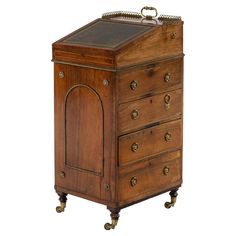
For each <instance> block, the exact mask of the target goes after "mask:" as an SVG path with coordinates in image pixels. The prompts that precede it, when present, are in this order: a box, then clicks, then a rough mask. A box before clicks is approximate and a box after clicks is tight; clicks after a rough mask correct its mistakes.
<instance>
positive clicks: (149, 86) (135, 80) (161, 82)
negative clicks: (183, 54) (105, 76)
mask: <svg viewBox="0 0 236 236" xmlns="http://www.w3.org/2000/svg"><path fill="white" fill-rule="evenodd" d="M182 64H183V59H182V58H181V59H176V60H171V61H165V62H162V63H159V64H156V65H149V66H146V67H145V68H141V69H136V70H132V71H129V72H125V73H122V74H121V75H120V77H119V102H120V103H121V102H125V101H128V100H132V99H137V98H139V97H142V96H144V95H146V94H151V93H158V92H161V91H164V90H168V89H171V90H174V89H176V88H180V87H181V86H182V66H183V65H182Z"/></svg>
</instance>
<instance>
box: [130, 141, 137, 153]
mask: <svg viewBox="0 0 236 236" xmlns="http://www.w3.org/2000/svg"><path fill="white" fill-rule="evenodd" d="M138 149H139V145H138V143H133V144H132V145H131V150H132V152H137V151H138Z"/></svg>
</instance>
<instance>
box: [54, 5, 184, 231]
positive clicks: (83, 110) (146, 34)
mask: <svg viewBox="0 0 236 236" xmlns="http://www.w3.org/2000/svg"><path fill="white" fill-rule="evenodd" d="M145 10H154V11H156V10H155V8H152V7H145V8H144V9H143V11H145ZM156 15H157V14H156ZM156 15H155V16H150V15H148V16H143V14H139V13H132V12H111V13H106V14H104V15H103V17H102V18H100V19H97V20H95V21H93V22H91V23H89V24H88V25H86V26H84V27H82V28H80V29H79V30H76V31H75V32H73V33H71V34H69V35H68V36H66V37H64V38H62V39H60V40H59V41H57V42H55V43H54V44H53V62H54V94H55V189H56V192H57V193H58V194H59V196H60V198H59V200H60V203H61V205H60V206H58V207H57V208H56V210H57V212H63V211H64V209H65V206H66V200H67V197H66V196H67V194H72V195H75V196H79V197H82V198H85V199H88V200H91V201H94V202H98V203H101V204H104V205H106V206H107V208H108V209H109V210H110V211H111V219H112V222H111V223H106V224H105V229H107V230H108V229H114V228H115V226H116V225H117V222H118V218H119V211H120V210H121V209H122V208H125V207H127V206H130V205H132V204H135V203H138V202H140V201H142V200H145V199H148V198H150V197H153V196H156V195H159V194H161V193H165V192H167V191H170V196H171V201H170V202H166V203H165V207H166V208H170V207H171V206H174V204H175V202H176V197H177V190H178V188H179V187H180V186H181V184H182V128H183V119H182V115H183V21H182V20H181V18H180V17H175V16H167V15H161V16H159V17H158V18H156Z"/></svg>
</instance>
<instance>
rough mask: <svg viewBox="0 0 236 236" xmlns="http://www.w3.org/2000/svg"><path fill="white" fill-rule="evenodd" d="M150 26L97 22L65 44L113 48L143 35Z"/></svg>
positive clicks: (74, 35) (78, 32) (70, 38)
mask: <svg viewBox="0 0 236 236" xmlns="http://www.w3.org/2000/svg"><path fill="white" fill-rule="evenodd" d="M150 28H151V26H147V25H136V24H126V23H122V22H107V21H97V22H95V23H94V24H92V25H91V26H89V27H87V28H85V29H82V30H81V31H77V32H76V33H75V34H73V35H72V36H70V37H69V38H67V39H65V40H64V42H66V43H73V44H82V45H88V46H96V47H106V48H115V47H117V46H119V45H120V44H121V43H123V42H125V41H127V40H129V39H131V38H133V37H135V36H137V35H139V34H142V33H144V32H145V31H147V30H149V29H150Z"/></svg>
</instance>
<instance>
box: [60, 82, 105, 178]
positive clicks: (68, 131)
mask: <svg viewBox="0 0 236 236" xmlns="http://www.w3.org/2000/svg"><path fill="white" fill-rule="evenodd" d="M103 138H104V137H103V107H102V101H101V99H100V97H99V95H98V94H97V93H96V91H95V90H94V89H92V88H90V87H89V86H86V85H83V84H78V85H76V86H74V87H72V88H71V89H70V90H69V91H68V93H67V95H66V99H65V165H66V166H67V167H70V168H75V169H78V170H81V171H88V172H91V173H94V174H96V175H103Z"/></svg>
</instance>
